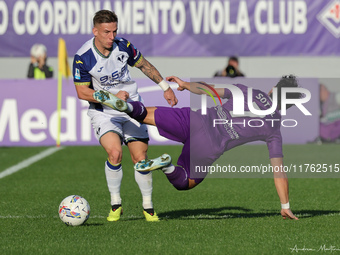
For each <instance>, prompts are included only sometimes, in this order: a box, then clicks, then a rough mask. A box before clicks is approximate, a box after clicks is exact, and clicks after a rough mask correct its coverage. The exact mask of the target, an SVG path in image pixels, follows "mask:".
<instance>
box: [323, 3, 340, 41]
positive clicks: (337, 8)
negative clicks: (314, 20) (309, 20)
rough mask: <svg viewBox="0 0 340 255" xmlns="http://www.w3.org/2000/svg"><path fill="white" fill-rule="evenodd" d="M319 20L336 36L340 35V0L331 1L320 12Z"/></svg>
mask: <svg viewBox="0 0 340 255" xmlns="http://www.w3.org/2000/svg"><path fill="white" fill-rule="evenodd" d="M318 20H319V21H320V22H321V24H322V25H324V26H325V27H326V28H327V29H328V30H329V31H330V32H331V33H332V34H333V35H334V36H335V37H336V38H339V37H340V0H333V1H331V2H330V3H329V4H328V5H327V6H326V7H325V8H324V9H323V10H322V11H321V12H320V13H319V14H318Z"/></svg>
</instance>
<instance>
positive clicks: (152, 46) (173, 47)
mask: <svg viewBox="0 0 340 255" xmlns="http://www.w3.org/2000/svg"><path fill="white" fill-rule="evenodd" d="M100 9H111V10H114V11H115V12H116V13H117V15H118V17H119V24H118V26H119V29H118V36H120V37H124V38H126V39H128V40H130V41H131V42H132V43H133V44H134V45H135V46H136V47H137V48H138V49H139V50H140V51H141V52H142V53H143V54H144V55H146V56H230V55H238V56H269V55H271V56H301V55H305V56H317V55H323V56H325V55H328V56H329V55H340V44H339V37H340V1H339V0H324V1H315V0H295V1H292V0H280V1H276V0H275V1H274V0H266V1H264V0H247V1H245V0H225V1H221V0H214V1H212V0H210V1H203V0H202V1H200V0H196V1H193V0H191V1H190V0H182V1H179V0H175V1H173V0H149V1H141V0H138V1H132V0H131V1H124V0H120V1H114V0H112V1H109V0H96V1H94V0H93V1H85V0H73V1H66V0H58V1H54V0H51V1H46V0H21V1H15V0H14V1H13V0H5V1H0V36H1V40H0V57H25V56H29V54H30V48H31V46H32V45H33V44H34V43H42V44H45V45H46V46H47V49H48V55H49V56H57V49H58V47H57V46H58V45H57V44H58V38H60V37H62V38H64V39H65V41H66V45H67V48H68V53H69V55H70V56H73V55H74V54H75V53H76V51H77V50H78V49H79V48H80V47H81V45H82V44H83V43H84V42H85V41H87V40H88V39H90V38H91V37H92V18H93V15H94V13H95V12H96V11H98V10H100Z"/></svg>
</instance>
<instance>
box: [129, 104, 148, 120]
mask: <svg viewBox="0 0 340 255" xmlns="http://www.w3.org/2000/svg"><path fill="white" fill-rule="evenodd" d="M129 104H131V105H132V106H133V110H132V112H129V113H127V114H128V115H129V116H130V117H131V118H134V119H135V120H137V121H140V122H142V121H143V120H144V119H145V117H146V115H147V113H148V111H147V110H146V108H145V106H144V105H143V104H142V103H141V102H138V101H132V102H129Z"/></svg>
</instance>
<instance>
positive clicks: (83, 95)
mask: <svg viewBox="0 0 340 255" xmlns="http://www.w3.org/2000/svg"><path fill="white" fill-rule="evenodd" d="M93 26H94V27H93V29H92V32H93V34H94V37H93V38H91V39H90V40H88V41H87V42H85V44H84V45H83V46H82V47H81V48H80V49H79V50H78V51H77V53H76V55H75V57H74V61H73V76H74V84H75V87H76V91H77V94H78V97H79V99H82V100H87V101H89V103H90V106H89V110H88V115H89V117H90V118H91V123H92V126H93V128H94V130H95V134H96V136H97V138H98V140H99V142H100V144H101V145H102V146H103V148H104V149H105V151H106V152H107V154H108V159H107V161H106V162H105V175H106V179H107V185H108V188H109V191H110V195H111V206H112V208H111V210H110V213H109V216H108V217H107V220H108V221H117V220H119V219H120V215H121V214H122V206H121V204H122V202H121V196H120V186H121V181H122V177H123V171H122V164H121V161H122V142H124V143H125V144H127V146H128V148H129V151H130V154H131V158H132V161H133V163H134V164H135V163H136V162H138V161H141V160H143V159H146V157H147V148H148V140H149V137H148V133H147V128H146V126H145V125H143V124H141V123H139V122H137V121H136V120H134V119H132V118H131V117H129V116H128V115H127V114H126V113H123V112H119V111H116V110H114V109H112V108H110V107H108V106H107V105H105V104H100V103H98V97H100V96H101V94H100V93H99V94H98V93H95V91H103V92H105V93H107V91H108V92H110V93H112V94H114V95H116V96H117V97H118V98H120V99H123V100H127V99H128V101H141V97H140V95H139V94H138V91H137V84H136V82H135V81H133V80H132V78H131V76H130V73H129V70H128V65H129V66H135V67H137V68H139V69H140V70H141V71H142V72H143V73H144V74H145V75H146V76H147V77H149V78H150V79H151V80H152V81H153V82H155V83H156V84H158V85H159V86H160V87H161V88H162V89H163V91H164V98H165V99H166V100H167V102H168V103H169V104H170V105H171V106H174V105H176V104H177V98H176V96H175V94H174V92H173V91H172V89H171V88H170V86H169V85H168V83H167V82H166V81H165V80H163V77H162V76H161V74H160V73H159V72H158V70H157V69H156V68H155V67H154V66H153V65H152V64H151V63H150V62H148V61H147V60H146V59H145V58H144V57H143V55H142V54H141V53H140V51H139V50H138V49H137V48H135V47H134V46H133V45H132V44H131V43H130V42H129V41H127V40H126V39H123V38H118V37H116V36H117V26H118V18H117V15H116V14H115V13H114V12H112V11H109V10H101V11H98V12H97V13H96V14H95V16H94V18H93ZM135 180H136V182H137V183H138V186H139V188H140V190H141V193H142V198H143V209H144V210H143V213H144V215H145V218H146V220H147V221H158V217H157V214H156V213H155V212H154V209H153V203H152V198H151V197H152V173H151V172H145V173H140V172H138V171H135Z"/></svg>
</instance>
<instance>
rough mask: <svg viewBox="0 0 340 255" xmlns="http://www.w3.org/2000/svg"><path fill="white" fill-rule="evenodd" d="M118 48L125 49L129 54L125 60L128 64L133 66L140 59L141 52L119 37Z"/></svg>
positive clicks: (141, 56)
mask: <svg viewBox="0 0 340 255" xmlns="http://www.w3.org/2000/svg"><path fill="white" fill-rule="evenodd" d="M118 45H119V49H120V50H123V51H125V52H126V53H127V54H128V55H129V59H128V61H127V63H128V65H129V66H135V65H137V64H138V62H139V61H141V60H142V58H143V55H142V53H141V52H140V51H139V50H138V49H137V48H136V47H135V46H134V45H133V44H132V43H130V42H129V41H128V40H126V39H123V38H119V44H118Z"/></svg>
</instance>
